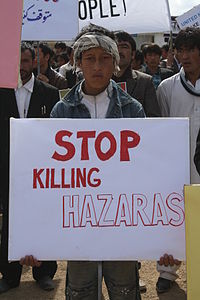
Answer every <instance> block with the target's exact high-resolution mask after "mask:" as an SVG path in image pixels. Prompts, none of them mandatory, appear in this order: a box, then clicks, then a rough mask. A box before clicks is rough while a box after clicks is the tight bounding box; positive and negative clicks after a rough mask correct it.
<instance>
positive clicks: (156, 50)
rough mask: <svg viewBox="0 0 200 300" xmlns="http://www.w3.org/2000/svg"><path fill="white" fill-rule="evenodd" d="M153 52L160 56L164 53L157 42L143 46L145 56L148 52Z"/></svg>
mask: <svg viewBox="0 0 200 300" xmlns="http://www.w3.org/2000/svg"><path fill="white" fill-rule="evenodd" d="M152 53H155V54H158V55H159V56H161V54H162V51H161V48H160V47H159V46H158V45H157V44H153V43H152V44H149V45H146V46H145V47H144V48H143V54H144V57H146V55H147V54H152Z"/></svg>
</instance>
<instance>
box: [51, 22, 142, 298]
mask: <svg viewBox="0 0 200 300" xmlns="http://www.w3.org/2000/svg"><path fill="white" fill-rule="evenodd" d="M95 28H96V27H95V26H94V27H93V26H89V28H88V32H87V30H85V32H86V33H85V34H83V35H82V36H80V37H79V38H78V39H77V40H76V42H75V44H74V65H75V67H79V68H80V69H81V70H82V72H83V76H84V80H83V81H82V82H80V83H79V84H78V85H76V86H75V87H74V88H73V89H72V90H71V91H70V93H69V94H68V95H67V96H66V97H65V98H64V99H63V101H60V102H59V104H58V105H57V106H55V107H54V109H53V111H52V113H51V116H52V117H53V118H137V117H139V118H140V117H144V111H143V108H142V105H141V104H140V103H139V102H137V101H136V100H135V99H133V98H131V97H130V96H128V95H127V94H126V93H124V92H123V91H122V90H121V89H120V88H119V87H118V86H117V84H115V83H114V82H113V81H112V80H111V77H112V75H113V73H115V72H116V71H117V70H118V64H119V53H118V49H117V45H116V43H115V41H114V40H113V39H112V34H111V33H110V32H109V31H107V30H104V29H102V32H101V30H100V28H99V27H97V28H98V30H99V32H97V31H96V30H95ZM90 29H91V30H92V31H91V32H90ZM93 30H94V31H93ZM97 266H98V264H97V262H91V261H82V262H76V261H69V262H68V270H67V283H66V297H67V299H88V300H90V299H91V300H94V299H97V294H98V289H97V286H98V284H97V283H98V282H97V280H98V276H97V274H98V267H97ZM102 272H103V276H104V280H105V283H106V285H107V288H108V293H109V296H110V299H121V300H124V299H127V300H129V299H130V300H131V299H140V294H139V286H138V276H137V273H138V272H137V262H135V261H131V262H130V261H124V262H121V261H112V262H110V261H105V262H103V265H102ZM75 294H76V296H75Z"/></svg>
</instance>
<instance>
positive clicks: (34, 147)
mask: <svg viewBox="0 0 200 300" xmlns="http://www.w3.org/2000/svg"><path fill="white" fill-rule="evenodd" d="M188 124H189V122H188V119H120V120H119V119H102V120H101V119H99V120H91V119H90V120H86V119H85V120H80V119H77V120H75V119H46V120H40V119H11V137H10V142H11V152H10V205H9V206H10V207H9V209H10V212H9V215H10V220H9V260H18V259H20V258H21V257H23V256H24V255H27V254H33V255H34V256H35V257H37V258H38V259H42V260H52V259H68V260H133V259H153V260H157V259H158V258H159V257H160V256H161V255H162V254H164V253H170V254H172V255H174V257H176V258H178V259H184V258H185V231H184V219H185V217H184V199H183V185H184V184H188V183H189V125H188Z"/></svg>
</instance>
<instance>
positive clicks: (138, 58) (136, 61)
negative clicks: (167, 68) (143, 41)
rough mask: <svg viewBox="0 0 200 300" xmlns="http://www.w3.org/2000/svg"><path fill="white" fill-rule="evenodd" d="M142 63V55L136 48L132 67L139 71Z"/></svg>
mask: <svg viewBox="0 0 200 300" xmlns="http://www.w3.org/2000/svg"><path fill="white" fill-rule="evenodd" d="M143 64H144V55H143V53H142V51H140V50H136V51H135V57H134V58H133V60H132V69H133V70H138V71H140V70H141V69H142V67H143Z"/></svg>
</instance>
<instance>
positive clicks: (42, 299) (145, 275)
mask: <svg viewBox="0 0 200 300" xmlns="http://www.w3.org/2000/svg"><path fill="white" fill-rule="evenodd" d="M65 273H66V262H61V261H60V262H58V270H57V273H56V275H55V277H54V278H55V279H54V282H55V290H54V291H51V292H45V291H42V290H41V289H40V288H39V287H38V285H37V284H36V283H35V281H34V280H33V279H32V274H31V269H30V268H28V267H24V268H23V274H22V278H21V284H20V286H19V287H18V288H16V289H12V290H10V291H8V292H7V293H5V294H2V295H1V296H0V299H1V300H11V299H12V300H32V299H33V300H34V299H37V300H48V299H55V300H64V299H65V295H64V287H65ZM178 275H179V278H178V279H177V280H176V283H175V284H174V285H173V287H172V289H171V290H170V291H169V292H168V293H165V294H160V295H158V294H157V292H156V289H155V285H156V281H157V277H158V273H157V271H156V263H155V262H152V261H143V262H142V268H141V270H140V277H141V279H142V280H143V281H144V282H145V283H146V286H147V292H146V293H143V294H142V300H186V299H187V297H186V268H185V263H182V265H181V268H180V269H179V271H178ZM103 294H104V299H105V300H108V299H109V298H108V296H107V293H106V288H105V286H104V285H103Z"/></svg>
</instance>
